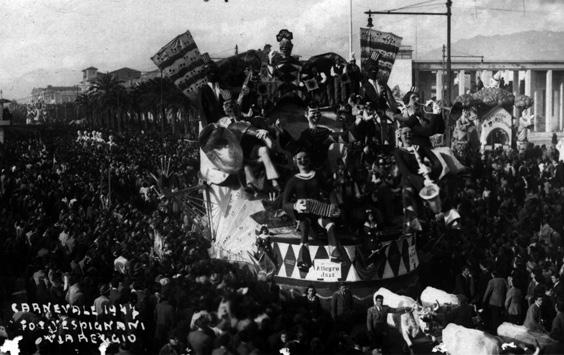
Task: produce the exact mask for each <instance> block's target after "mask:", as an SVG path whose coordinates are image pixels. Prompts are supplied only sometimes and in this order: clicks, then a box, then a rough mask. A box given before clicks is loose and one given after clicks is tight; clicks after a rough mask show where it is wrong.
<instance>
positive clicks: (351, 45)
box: [349, 0, 353, 59]
mask: <svg viewBox="0 0 564 355" xmlns="http://www.w3.org/2000/svg"><path fill="white" fill-rule="evenodd" d="M352 13H353V12H352V0H349V56H352V52H353V20H352ZM349 59H352V58H349Z"/></svg>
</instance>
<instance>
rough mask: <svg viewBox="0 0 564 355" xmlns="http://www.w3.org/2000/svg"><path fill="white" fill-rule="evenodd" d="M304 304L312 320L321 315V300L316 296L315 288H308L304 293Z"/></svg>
mask: <svg viewBox="0 0 564 355" xmlns="http://www.w3.org/2000/svg"><path fill="white" fill-rule="evenodd" d="M304 298H305V304H306V308H307V310H308V312H309V314H310V315H311V316H312V318H316V317H318V316H319V315H320V314H321V300H320V299H319V296H318V295H317V291H316V289H315V287H313V286H311V285H310V286H308V287H307V289H306V293H305V297H304Z"/></svg>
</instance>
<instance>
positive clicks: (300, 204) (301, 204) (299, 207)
mask: <svg viewBox="0 0 564 355" xmlns="http://www.w3.org/2000/svg"><path fill="white" fill-rule="evenodd" d="M294 210H296V212H298V213H304V212H305V211H306V201H305V200H303V199H300V200H297V201H296V203H294Z"/></svg>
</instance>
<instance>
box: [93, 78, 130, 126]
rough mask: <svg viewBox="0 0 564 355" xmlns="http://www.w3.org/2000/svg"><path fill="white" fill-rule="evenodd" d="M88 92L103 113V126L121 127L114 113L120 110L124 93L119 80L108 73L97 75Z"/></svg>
mask: <svg viewBox="0 0 564 355" xmlns="http://www.w3.org/2000/svg"><path fill="white" fill-rule="evenodd" d="M90 92H91V94H92V96H93V98H94V100H95V102H96V106H97V107H98V109H99V110H100V111H101V112H102V113H105V115H102V117H104V116H105V119H106V122H105V124H104V125H105V126H106V127H108V128H118V129H121V127H120V124H119V122H118V120H117V119H115V118H116V117H115V114H116V113H118V114H119V111H120V110H121V107H120V98H121V101H122V102H123V101H124V97H125V95H126V93H125V88H124V87H123V86H122V85H121V81H119V80H117V79H116V78H115V77H114V76H112V75H110V74H109V73H106V74H103V75H100V76H98V78H96V80H95V81H94V84H93V85H92V87H91V88H90Z"/></svg>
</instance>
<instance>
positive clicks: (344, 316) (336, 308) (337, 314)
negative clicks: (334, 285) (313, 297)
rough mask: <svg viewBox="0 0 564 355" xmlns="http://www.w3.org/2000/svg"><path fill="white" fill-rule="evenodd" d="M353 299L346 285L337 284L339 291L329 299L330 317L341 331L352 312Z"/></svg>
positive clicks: (347, 322)
mask: <svg viewBox="0 0 564 355" xmlns="http://www.w3.org/2000/svg"><path fill="white" fill-rule="evenodd" d="M353 305H354V301H353V297H352V293H351V290H350V289H349V287H348V286H347V284H346V283H344V282H341V283H339V289H338V290H337V291H335V293H333V296H332V297H331V317H333V320H335V322H337V325H338V327H339V328H341V329H346V328H347V326H348V325H349V323H350V319H351V315H352V312H353Z"/></svg>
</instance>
